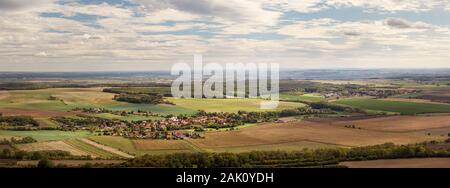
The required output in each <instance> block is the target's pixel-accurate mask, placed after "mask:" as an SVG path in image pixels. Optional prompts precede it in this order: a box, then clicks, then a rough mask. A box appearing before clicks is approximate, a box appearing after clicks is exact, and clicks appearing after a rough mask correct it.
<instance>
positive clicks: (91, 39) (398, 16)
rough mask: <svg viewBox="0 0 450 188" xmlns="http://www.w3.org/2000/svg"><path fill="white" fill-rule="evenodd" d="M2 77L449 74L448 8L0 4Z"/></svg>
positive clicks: (190, 2) (385, 2)
mask: <svg viewBox="0 0 450 188" xmlns="http://www.w3.org/2000/svg"><path fill="white" fill-rule="evenodd" d="M0 25H1V26H2V27H1V28H0V44H1V45H0V58H1V59H2V61H0V68H1V71H99V70H106V71H109V70H168V69H170V67H171V66H172V65H173V64H175V63H178V62H192V59H193V57H192V56H193V55H194V54H202V55H203V56H204V59H205V61H206V63H208V62H214V63H230V62H236V63H249V62H252V63H259V62H262V63H280V65H281V68H282V69H283V68H285V69H292V68H297V69H304V68H402V67H403V68H435V67H450V55H449V53H448V51H449V50H450V2H449V1H448V0H373V1H364V0H328V1H326V0H280V1H274V0H229V1H223V0H34V1H32V2H30V1H27V0H0Z"/></svg>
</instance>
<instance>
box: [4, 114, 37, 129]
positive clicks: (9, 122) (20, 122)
mask: <svg viewBox="0 0 450 188" xmlns="http://www.w3.org/2000/svg"><path fill="white" fill-rule="evenodd" d="M0 125H6V126H27V125H29V126H35V127H37V126H39V123H38V122H37V121H36V120H34V119H33V118H32V117H31V116H2V114H0Z"/></svg>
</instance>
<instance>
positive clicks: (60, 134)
mask: <svg viewBox="0 0 450 188" xmlns="http://www.w3.org/2000/svg"><path fill="white" fill-rule="evenodd" d="M0 136H5V137H6V136H14V137H27V136H30V137H32V138H34V139H36V140H37V141H39V142H41V141H55V140H65V139H68V138H80V137H88V136H91V133H90V132H88V131H76V132H69V131H44V130H41V131H3V130H0Z"/></svg>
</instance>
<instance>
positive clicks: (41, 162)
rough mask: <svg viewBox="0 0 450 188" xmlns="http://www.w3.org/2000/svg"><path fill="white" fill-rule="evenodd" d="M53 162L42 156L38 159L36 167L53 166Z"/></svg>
mask: <svg viewBox="0 0 450 188" xmlns="http://www.w3.org/2000/svg"><path fill="white" fill-rule="evenodd" d="M53 166H54V165H53V162H52V161H50V160H48V158H44V159H41V160H39V162H38V164H37V167H38V168H53Z"/></svg>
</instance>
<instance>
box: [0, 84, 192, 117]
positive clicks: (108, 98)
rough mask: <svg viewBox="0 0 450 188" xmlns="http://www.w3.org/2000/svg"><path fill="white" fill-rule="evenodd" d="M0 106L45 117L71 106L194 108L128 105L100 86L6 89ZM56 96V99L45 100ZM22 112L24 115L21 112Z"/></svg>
mask: <svg viewBox="0 0 450 188" xmlns="http://www.w3.org/2000/svg"><path fill="white" fill-rule="evenodd" d="M2 95H3V96H1V100H0V109H1V108H6V109H32V110H40V111H41V114H43V116H45V113H46V112H47V114H48V116H52V114H51V112H67V111H70V110H72V109H74V108H106V109H109V110H113V111H124V110H125V111H137V110H142V111H151V112H154V113H160V114H175V115H178V114H193V113H195V112H196V111H195V110H192V109H189V108H183V107H180V106H174V105H164V104H161V105H151V104H131V103H126V102H118V101H114V100H112V99H113V97H114V94H111V93H105V92H102V89H101V88H64V89H41V90H18V91H8V92H7V93H4V94H2ZM50 97H56V98H57V99H56V100H49V98H50ZM24 115H26V114H24Z"/></svg>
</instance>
